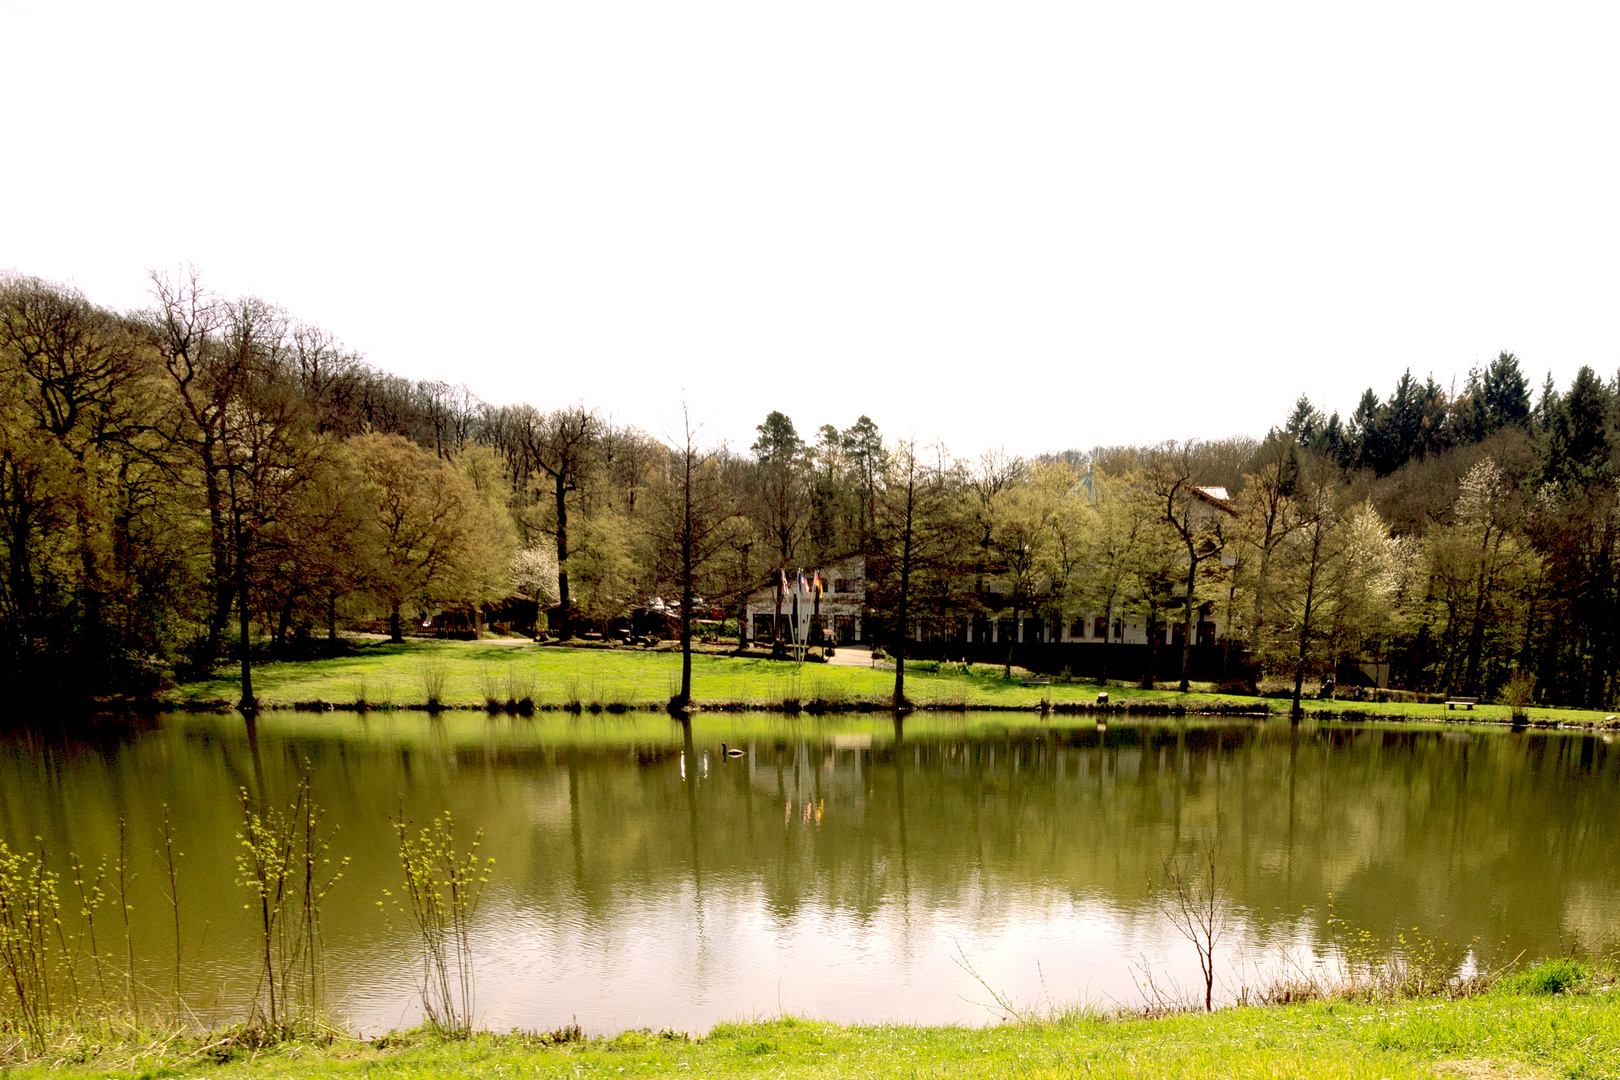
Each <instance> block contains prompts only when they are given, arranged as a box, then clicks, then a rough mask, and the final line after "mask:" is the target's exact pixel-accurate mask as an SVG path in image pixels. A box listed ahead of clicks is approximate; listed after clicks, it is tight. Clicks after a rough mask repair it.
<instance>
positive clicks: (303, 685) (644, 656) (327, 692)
mask: <svg viewBox="0 0 1620 1080" xmlns="http://www.w3.org/2000/svg"><path fill="white" fill-rule="evenodd" d="M680 664H681V659H680V654H678V653H674V652H643V651H639V650H634V651H632V650H611V649H576V648H563V647H558V646H546V647H539V646H536V645H533V644H532V643H529V642H526V641H523V642H519V641H408V642H406V643H404V644H403V645H390V644H388V643H386V642H372V643H366V644H363V645H362V646H361V647H360V652H359V653H357V654H356V655H353V656H346V657H340V658H336V659H331V660H310V661H299V662H281V663H273V664H265V665H263V666H261V667H258V668H256V669H254V675H253V686H254V690H255V692H256V693H257V695H258V697H259V699H260V701H261V702H263V703H264V704H265V705H266V706H271V707H273V706H276V705H282V706H290V705H292V704H293V703H295V702H300V701H328V702H334V703H347V702H354V701H357V700H360V699H362V698H363V699H364V700H366V701H368V702H370V703H372V704H373V705H379V704H394V705H408V704H412V703H421V702H425V701H426V700H427V696H428V695H427V692H426V689H425V682H424V680H425V679H426V678H428V677H429V676H430V673H432V672H437V673H438V674H439V676H440V677H442V679H443V681H444V689H443V691H442V693H441V697H440V700H441V701H442V702H443V703H444V704H446V705H481V704H483V702H484V700H485V699H486V697H489V696H495V697H497V698H499V699H501V700H505V699H506V698H509V697H510V698H515V699H518V700H521V699H522V698H524V697H526V696H527V697H530V698H532V700H533V701H534V702H535V704H537V705H564V704H568V703H571V702H576V701H577V702H583V703H584V704H586V705H590V704H592V703H596V704H601V705H608V704H613V703H621V704H625V705H639V706H656V705H661V704H662V703H663V702H665V701H667V700H669V698H670V696H671V695H672V694H673V693H674V691H675V689H676V688H677V687H678V686H679V684H680ZM238 686H239V683H238V677H237V672H236V670H235V669H234V668H221V669H220V670H219V671H217V672H216V674H215V676H214V677H213V678H210V679H206V680H201V681H198V682H192V683H186V684H183V685H181V686H179V687H177V688H176V689H175V690H173V691H172V692H171V693H170V695H169V696H170V698H171V699H172V700H175V701H182V702H183V701H214V700H225V701H235V700H236V699H237V698H238V697H239V696H240V694H239V690H238ZM692 687H693V694H694V697H695V698H696V699H697V701H699V702H700V703H719V702H743V703H749V704H754V705H762V706H764V705H779V704H781V703H782V702H783V701H784V700H797V701H802V702H811V701H822V702H826V703H828V704H830V705H838V704H843V703H852V702H858V701H866V702H887V701H888V700H889V695H890V693H891V692H892V691H893V688H894V673H893V672H892V671H887V670H883V669H881V668H869V667H844V666H837V665H830V664H804V665H803V666H800V665H796V664H792V663H788V662H785V661H775V660H759V659H746V658H737V657H731V656H724V655H708V654H698V655H695V656H693V658H692ZM1100 689H1101V687H1099V686H1098V685H1097V684H1096V683H1090V682H1072V683H1058V682H1054V683H1052V684H1051V685H1048V686H1024V685H1022V684H1021V682H1020V681H1019V679H1018V678H1017V677H1016V675H1015V677H1014V678H1013V679H1011V680H1008V679H1004V678H1003V677H1002V669H1001V668H1000V667H997V666H994V665H974V666H973V667H972V668H971V669H970V670H968V671H966V672H964V671H962V670H961V669H959V668H958V667H956V666H955V665H940V664H934V663H930V662H926V661H914V662H912V663H911V664H908V665H907V669H906V696H907V697H908V698H910V699H911V701H912V702H913V703H914V704H917V705H921V706H924V707H927V706H936V707H937V706H946V707H963V706H969V707H985V706H989V707H1018V708H1034V707H1036V706H1038V705H1039V704H1040V703H1041V701H1042V700H1046V701H1050V702H1053V703H1054V704H1062V703H1066V702H1091V701H1095V700H1096V696H1097V693H1098V691H1099V690H1100ZM1108 693H1109V698H1110V700H1111V701H1112V702H1114V703H1116V704H1118V703H1125V704H1132V703H1137V704H1155V705H1175V706H1181V707H1184V708H1187V709H1191V710H1197V709H1201V708H1208V707H1210V706H1213V705H1222V706H1227V707H1231V706H1239V707H1242V706H1248V707H1254V708H1262V707H1269V708H1270V709H1271V711H1272V712H1274V713H1286V712H1287V709H1288V702H1287V701H1286V700H1279V699H1275V698H1271V699H1255V698H1250V697H1243V696H1239V695H1233V694H1215V693H1205V692H1193V693H1189V694H1179V693H1176V692H1175V690H1174V689H1173V688H1172V689H1158V690H1141V689H1138V688H1136V687H1121V686H1118V685H1112V686H1109V687H1108ZM1307 710H1308V711H1310V712H1317V711H1320V710H1328V711H1331V712H1333V713H1335V714H1341V713H1346V712H1356V713H1361V714H1364V715H1366V716H1368V717H1371V718H1377V717H1405V718H1407V719H1426V720H1436V721H1438V720H1475V721H1487V722H1488V721H1506V720H1507V719H1508V718H1509V713H1508V709H1507V708H1506V707H1505V706H1501V705H1479V706H1476V707H1475V708H1474V709H1473V710H1472V711H1469V712H1465V711H1462V710H1455V711H1448V710H1447V709H1446V707H1445V706H1444V705H1428V704H1402V703H1395V702H1388V703H1382V704H1380V703H1375V702H1358V701H1332V702H1315V701H1312V702H1308V703H1307ZM1605 715H1606V714H1605V713H1603V712H1602V711H1592V710H1583V709H1549V708H1531V709H1530V710H1529V716H1530V719H1531V720H1532V721H1561V722H1565V723H1593V722H1596V723H1601V722H1602V721H1603V720H1604V717H1605Z"/></svg>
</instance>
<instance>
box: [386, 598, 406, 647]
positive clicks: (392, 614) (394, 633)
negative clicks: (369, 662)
mask: <svg viewBox="0 0 1620 1080" xmlns="http://www.w3.org/2000/svg"><path fill="white" fill-rule="evenodd" d="M388 640H389V641H391V642H393V643H394V644H395V645H403V644H404V643H405V633H404V628H403V627H401V626H400V624H399V605H398V604H395V605H394V606H393V607H392V608H390V609H389V611H388Z"/></svg>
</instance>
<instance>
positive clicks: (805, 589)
mask: <svg viewBox="0 0 1620 1080" xmlns="http://www.w3.org/2000/svg"><path fill="white" fill-rule="evenodd" d="M799 591H800V592H802V593H804V595H806V596H809V595H810V583H809V582H808V581H806V580H804V571H803V570H800V571H799Z"/></svg>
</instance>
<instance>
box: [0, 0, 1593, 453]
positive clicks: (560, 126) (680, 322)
mask: <svg viewBox="0 0 1620 1080" xmlns="http://www.w3.org/2000/svg"><path fill="white" fill-rule="evenodd" d="M1617 30H1620V7H1617V6H1616V5H1613V4H1590V5H1560V4H1548V3H1536V4H1531V3H1521V4H1513V5H1506V4H1495V3H1480V2H1470V3H1454V4H1425V3H1415V2H1411V0H1405V2H1398V3H1380V2H1372V3H1368V2H1358V3H1340V4H1312V3H1299V2H1297V0H1295V2H1289V3H1277V4H1264V5H1262V4H1245V3H1228V4H1212V3H1208V2H1201V3H1193V4H1164V3H1134V2H1120V0H1111V2H1108V3H1095V4H1084V3H1047V4H1037V3H994V4H992V3H982V4H962V3H950V2H940V0H934V2H929V3H909V4H900V3H883V2H881V0H863V2H859V3H839V2H827V0H822V2H818V3H813V4H812V3H798V4H785V3H772V2H769V0H749V2H738V3H712V2H706V0H694V2H686V3H680V2H675V3H672V2H667V0H666V2H657V3H637V4H630V3H618V2H614V0H582V2H572V3H529V4H521V5H520V4H511V5H500V4H477V3H461V4H446V3H435V4H431V5H418V4H408V3H397V2H394V3H388V4H345V3H331V2H327V3H316V4H305V3H298V2H285V0H282V2H277V3H268V2H261V3H257V4H251V5H249V4H231V3H220V2H217V0H215V2H210V3H198V4H192V5H184V4H160V3H142V2H140V0H123V2H120V3H116V4H105V5H100V4H83V3H73V2H71V0H58V2H49V3H47V2H43V0H0V39H3V40H4V48H3V50H0V52H3V56H4V62H3V64H0V88H3V91H4V98H5V101H6V103H7V106H6V108H5V110H4V119H3V121H0V131H3V137H0V196H3V199H4V204H3V205H4V209H3V211H0V213H3V215H4V216H3V218H0V222H3V224H0V269H3V268H9V269H13V270H17V271H21V272H24V273H29V274H37V275H40V276H43V277H47V278H52V279H56V280H60V281H68V282H71V283H74V284H76V285H78V286H79V287H80V288H82V289H83V290H84V291H85V292H86V293H88V294H89V295H90V296H91V297H92V298H93V299H95V300H97V301H100V302H102V303H104V304H109V305H112V306H115V307H121V308H122V307H138V306H141V305H143V304H144V303H145V290H146V273H147V271H148V270H149V269H154V268H156V269H162V268H173V267H175V266H177V265H179V264H181V263H185V262H189V263H193V264H195V265H196V266H197V267H198V268H199V269H200V270H201V271H202V272H203V274H204V275H205V278H206V280H207V281H208V282H210V283H211V284H212V285H213V286H214V287H215V288H216V289H218V290H219V291H222V292H226V293H231V294H244V293H251V294H255V295H258V296H261V297H263V298H265V299H267V300H271V301H274V302H276V303H279V304H281V305H282V306H284V307H286V308H287V309H288V310H289V311H291V312H292V313H293V314H294V315H295V316H296V317H298V318H301V319H303V320H306V321H309V322H314V323H318V324H321V325H323V326H325V327H327V328H329V329H330V330H332V331H334V332H336V333H337V334H338V335H339V336H340V337H341V338H342V339H343V340H344V341H345V342H346V343H347V344H348V345H350V346H351V347H353V348H355V349H358V350H360V351H362V352H364V353H365V354H366V356H367V358H368V359H369V360H370V361H371V362H372V363H374V364H376V365H377V366H379V367H382V368H385V369H387V370H390V371H394V372H397V373H400V374H403V375H407V376H410V377H412V378H439V379H446V380H449V381H451V382H466V383H467V384H469V385H470V386H471V387H472V388H473V390H474V391H475V392H477V393H478V394H479V395H480V396H482V397H484V398H486V399H488V400H491V401H497V402H503V401H518V400H526V401H529V402H531V403H533V404H535V405H537V406H540V407H542V408H550V407H555V406H557V405H562V404H567V403H570V402H573V401H579V400H583V401H585V402H586V403H588V404H592V405H595V406H598V407H599V408H601V409H602V410H603V411H605V412H610V413H611V414H612V415H613V416H614V417H615V418H616V419H619V420H621V421H625V422H629V423H634V424H637V425H639V426H641V427H643V428H645V429H647V430H648V431H650V432H652V433H654V434H665V433H667V432H669V431H670V430H671V429H672V427H673V421H674V419H675V417H676V415H677V413H678V410H679V404H680V401H681V400H682V398H683V396H684V398H685V399H686V400H687V401H688V402H689V403H690V405H691V408H692V411H693V413H694V415H695V417H696V418H698V419H700V420H702V421H704V422H705V424H706V430H707V432H708V433H709V434H710V435H711V436H713V437H714V438H717V439H718V438H724V439H728V440H730V441H731V442H733V443H734V444H737V445H741V446H746V445H747V443H748V442H749V441H750V439H751V436H752V429H753V426H754V425H755V424H757V423H758V422H759V421H760V420H761V419H762V418H763V417H764V414H765V413H766V412H767V411H769V410H771V409H781V410H783V411H784V412H786V413H788V414H789V415H790V416H792V417H793V419H794V421H795V422H796V424H797V426H798V428H799V431H800V432H801V433H802V434H805V435H806V436H807V437H808V436H809V435H810V434H811V433H812V432H813V430H814V429H815V428H816V427H818V426H819V425H821V424H825V423H833V424H837V425H838V426H840V427H842V426H844V425H845V424H847V423H849V422H850V421H852V420H853V419H855V417H857V416H858V415H860V414H861V413H867V414H869V415H871V416H872V418H873V419H874V420H876V421H877V423H878V424H879V426H880V427H881V428H882V430H883V431H884V432H885V434H886V435H890V436H894V435H902V434H910V435H916V436H918V437H922V438H940V439H943V440H944V441H945V442H946V443H947V444H948V445H949V446H950V447H951V448H952V449H953V450H955V451H957V452H958V453H961V454H972V453H976V452H978V451H979V450H982V449H984V448H987V447H992V446H1005V447H1006V448H1007V449H1009V450H1011V451H1014V452H1020V453H1035V452H1039V451H1042V450H1056V449H1062V448H1066V447H1090V446H1093V445H1096V444H1106V443H1115V442H1149V441H1157V440H1160V439H1166V438H1186V437H1192V436H1201V437H1218V436H1223V435H1229V434H1255V435H1258V434H1263V433H1264V431H1265V430H1266V428H1267V427H1269V426H1271V425H1272V424H1274V423H1277V422H1279V421H1280V420H1281V419H1282V417H1283V416H1284V415H1285V414H1286V412H1287V410H1288V408H1289V406H1290V405H1291V403H1292V402H1293V400H1294V399H1295V397H1297V396H1298V395H1299V394H1300V393H1301V392H1304V393H1308V394H1309V395H1310V396H1311V398H1312V400H1314V401H1316V402H1318V403H1319V404H1323V405H1327V406H1330V407H1337V408H1339V409H1341V410H1342V411H1344V412H1349V411H1350V410H1351V409H1352V408H1353V407H1354V405H1355V401H1356V398H1357V397H1358V396H1359V394H1360V392H1361V390H1362V389H1364V388H1365V387H1367V386H1368V385H1372V386H1373V387H1374V388H1375V389H1376V390H1377V391H1378V392H1379V393H1380V394H1385V393H1387V392H1388V390H1389V388H1390V387H1391V386H1392V385H1393V383H1394V382H1395V380H1396V378H1397V377H1398V376H1399V375H1400V373H1401V372H1402V371H1403V370H1404V369H1406V368H1408V367H1410V368H1411V369H1412V370H1413V371H1414V373H1416V374H1418V375H1419V376H1422V375H1427V374H1429V373H1433V374H1434V375H1435V377H1436V378H1438V379H1439V380H1440V381H1441V382H1442V383H1445V384H1447V385H1449V384H1450V383H1451V382H1452V380H1453V379H1454V378H1456V379H1458V380H1460V379H1461V378H1462V377H1464V376H1465V375H1466V372H1467V371H1468V369H1469V367H1470V366H1472V365H1475V364H1478V363H1482V362H1484V361H1486V360H1488V359H1489V358H1491V357H1492V356H1494V355H1495V354H1496V353H1497V351H1499V350H1501V349H1508V350H1511V351H1514V352H1516V353H1517V354H1518V355H1519V356H1520V358H1521V360H1522V361H1523V363H1524V365H1525V367H1526V369H1527V371H1528V372H1529V373H1530V375H1531V378H1532V381H1534V382H1536V383H1539V382H1540V379H1541V377H1542V376H1543V375H1544V374H1545V373H1546V372H1547V371H1549V370H1550V371H1552V372H1553V374H1554V375H1555V376H1556V377H1557V378H1558V380H1559V381H1560V382H1561V383H1565V384H1567V382H1568V380H1569V378H1570V377H1571V376H1572V375H1573V374H1574V372H1575V370H1576V369H1577V368H1578V367H1579V366H1580V365H1582V364H1590V365H1592V366H1593V367H1595V368H1597V369H1598V371H1599V372H1600V373H1601V374H1603V375H1605V376H1606V377H1608V376H1612V375H1613V374H1614V372H1615V369H1616V366H1617V364H1620V340H1617V335H1620V320H1617V316H1620V305H1617V303H1616V301H1617V297H1620V289H1617V286H1620V267H1617V260H1620V182H1617V181H1620V176H1617V171H1620V170H1617V166H1620V126H1617V123H1616V120H1617V116H1616V113H1617V111H1620V61H1617V60H1616V57H1617V56H1620V33H1617Z"/></svg>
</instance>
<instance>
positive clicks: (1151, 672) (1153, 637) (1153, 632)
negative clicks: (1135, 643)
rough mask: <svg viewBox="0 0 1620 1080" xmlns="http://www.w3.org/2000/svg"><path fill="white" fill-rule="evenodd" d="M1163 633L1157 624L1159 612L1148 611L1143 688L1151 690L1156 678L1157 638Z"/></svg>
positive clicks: (1157, 665)
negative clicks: (1145, 668) (1146, 656)
mask: <svg viewBox="0 0 1620 1080" xmlns="http://www.w3.org/2000/svg"><path fill="white" fill-rule="evenodd" d="M1163 633H1164V630H1163V628H1162V627H1160V626H1159V613H1158V612H1157V611H1149V612H1148V617H1147V646H1148V659H1147V671H1146V672H1145V673H1144V674H1143V675H1142V689H1143V690H1152V689H1153V685H1154V683H1155V682H1156V681H1157V679H1158V668H1159V638H1160V636H1161V635H1162V634H1163Z"/></svg>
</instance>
